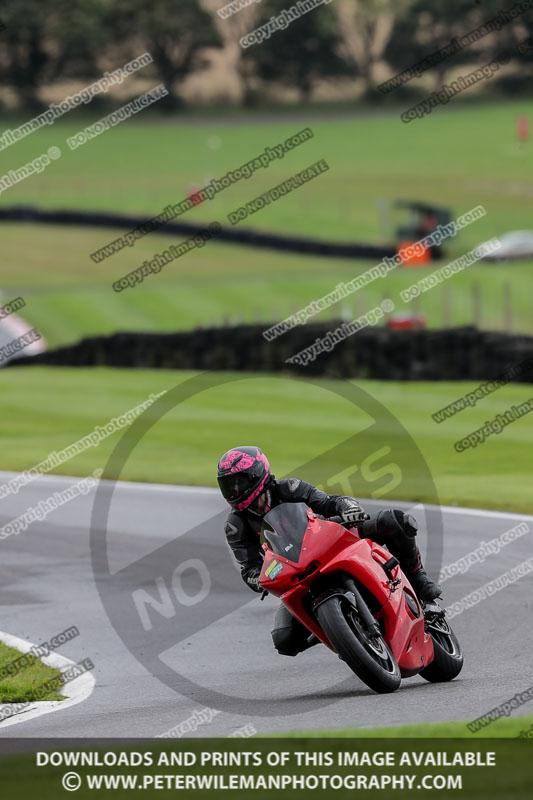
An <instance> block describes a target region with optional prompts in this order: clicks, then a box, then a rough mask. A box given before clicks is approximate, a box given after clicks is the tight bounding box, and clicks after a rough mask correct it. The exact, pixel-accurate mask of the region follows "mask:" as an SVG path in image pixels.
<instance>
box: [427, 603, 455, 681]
mask: <svg viewBox="0 0 533 800" xmlns="http://www.w3.org/2000/svg"><path fill="white" fill-rule="evenodd" d="M427 632H428V633H429V634H430V636H431V638H432V639H433V650H434V652H435V657H434V659H433V661H432V662H431V664H429V666H427V667H425V668H424V669H423V670H421V672H420V675H421V676H422V677H423V678H425V679H426V681H429V682H430V683H442V682H444V681H452V680H453V679H454V678H456V677H457V676H458V675H459V673H460V672H461V670H462V668H463V654H462V652H461V646H460V645H459V642H458V640H457V636H456V635H455V633H454V632H453V631H452V629H451V627H450V625H449V624H448V622H447V621H446V620H445V619H444V618H442V619H437V620H434V621H433V622H431V623H429V624H428V625H427Z"/></svg>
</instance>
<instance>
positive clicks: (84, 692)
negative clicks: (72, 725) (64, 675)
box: [0, 631, 96, 730]
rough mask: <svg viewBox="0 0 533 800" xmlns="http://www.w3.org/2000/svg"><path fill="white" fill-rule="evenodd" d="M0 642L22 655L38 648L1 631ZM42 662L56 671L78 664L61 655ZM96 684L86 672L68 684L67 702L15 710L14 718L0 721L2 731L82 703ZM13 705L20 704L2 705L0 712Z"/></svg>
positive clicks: (56, 701) (39, 703)
mask: <svg viewBox="0 0 533 800" xmlns="http://www.w3.org/2000/svg"><path fill="white" fill-rule="evenodd" d="M0 642H3V643H4V644H5V645H7V646H8V647H14V648H15V649H16V650H19V651H20V652H21V653H28V652H29V651H30V650H31V649H32V647H36V645H34V644H32V643H31V642H27V641H26V640H25V639H19V637H18V636H14V635H13V634H11V633H4V631H0ZM41 661H42V662H43V664H46V666H48V667H53V668H54V669H61V668H62V667H72V666H75V663H76V662H75V661H72V660H71V659H70V658H67V657H66V656H62V655H60V654H59V653H50V654H49V655H47V656H43V657H42V658H41ZM95 684H96V681H95V679H94V676H93V675H92V674H91V673H90V672H84V673H83V674H82V675H80V676H79V677H77V678H75V679H74V680H73V681H70V682H69V683H67V684H66V685H65V686H64V687H63V689H62V690H61V693H62V694H64V695H65V696H66V698H67V699H66V700H41V701H39V702H35V703H32V705H31V706H28V708H25V709H23V710H21V711H16V710H15V712H14V714H13V716H11V717H7V719H3V720H0V730H1V729H2V728H7V727H9V726H10V725H16V724H17V723H19V722H27V721H28V720H30V719H35V718H36V717H41V716H42V715H43V714H50V713H52V712H53V711H60V710H62V709H65V708H70V707H71V706H75V705H77V704H78V703H82V702H83V701H84V700H87V698H88V697H89V696H90V695H91V694H92V692H93V689H94V687H95ZM12 705H18V704H14V703H3V704H2V703H0V712H2V711H3V710H4V709H6V708H8V707H10V706H12Z"/></svg>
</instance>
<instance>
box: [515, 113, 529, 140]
mask: <svg viewBox="0 0 533 800" xmlns="http://www.w3.org/2000/svg"><path fill="white" fill-rule="evenodd" d="M516 138H517V139H518V141H519V142H527V140H528V139H529V119H528V118H527V117H526V115H525V114H522V116H520V117H518V119H517V120H516Z"/></svg>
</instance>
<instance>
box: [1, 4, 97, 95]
mask: <svg viewBox="0 0 533 800" xmlns="http://www.w3.org/2000/svg"><path fill="white" fill-rule="evenodd" d="M104 8H105V6H104V2H103V0H3V2H2V8H1V14H2V22H3V23H4V25H5V26H6V27H5V30H3V31H2V34H1V36H0V79H1V80H2V82H3V83H4V84H6V85H8V86H10V87H11V88H13V89H14V90H15V92H16V93H17V95H18V98H19V101H20V102H21V103H22V104H23V105H25V106H29V107H38V106H39V101H38V91H39V88H40V87H41V86H44V85H46V84H48V83H50V82H52V81H53V80H54V79H55V78H57V77H58V76H59V75H61V74H62V73H63V74H64V73H65V72H66V71H68V72H69V75H70V76H77V75H79V74H83V75H87V74H90V73H93V72H95V71H96V69H97V67H96V62H97V58H98V53H99V52H100V51H101V49H102V47H104V46H105V44H106V42H107V40H108V34H107V32H106V29H105V26H104V24H103V13H104Z"/></svg>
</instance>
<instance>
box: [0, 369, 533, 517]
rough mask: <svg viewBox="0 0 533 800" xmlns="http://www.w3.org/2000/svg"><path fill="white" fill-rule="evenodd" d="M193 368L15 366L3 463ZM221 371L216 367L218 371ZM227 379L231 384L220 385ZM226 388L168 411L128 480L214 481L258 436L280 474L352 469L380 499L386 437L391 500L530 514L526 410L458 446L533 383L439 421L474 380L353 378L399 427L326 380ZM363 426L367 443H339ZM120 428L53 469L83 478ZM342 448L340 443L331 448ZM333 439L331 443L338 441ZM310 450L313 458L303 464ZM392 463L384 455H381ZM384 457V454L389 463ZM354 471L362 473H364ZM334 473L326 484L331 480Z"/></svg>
mask: <svg viewBox="0 0 533 800" xmlns="http://www.w3.org/2000/svg"><path fill="white" fill-rule="evenodd" d="M190 376H191V373H180V372H173V371H164V370H154V371H150V370H129V369H121V370H112V369H62V368H29V367H24V368H16V369H6V370H3V371H2V372H1V373H0V392H1V393H0V468H2V469H5V470H23V469H28V468H31V467H32V466H34V465H35V464H37V463H38V462H40V461H41V460H43V459H45V458H46V457H47V455H48V454H49V453H50V452H52V451H54V450H55V451H58V450H60V449H62V448H65V447H67V446H68V445H69V444H72V443H73V442H74V441H76V440H77V439H78V438H81V437H83V436H85V435H87V434H89V433H90V432H91V431H92V430H93V428H94V427H95V426H96V425H100V426H103V425H105V423H107V422H108V421H109V420H110V419H111V418H113V417H115V416H119V415H121V414H124V413H125V412H126V411H128V410H129V409H131V408H133V407H134V406H136V405H138V404H139V403H141V402H143V401H144V400H145V399H146V398H147V397H148V396H149V395H150V393H152V392H154V393H156V392H160V391H162V390H164V389H171V388H172V387H174V386H175V385H176V384H178V383H180V382H183V381H185V380H186V379H187V378H189V377H190ZM215 377H216V379H217V380H218V376H215ZM228 377H230V378H231V380H230V382H229V383H225V384H224V383H223V382H224V381H225V380H226V379H227V378H228ZM220 382H221V384H222V385H220V386H217V387H214V388H211V389H207V390H206V391H204V392H202V393H200V394H196V395H195V396H194V397H192V398H191V399H190V400H187V401H186V402H184V403H183V404H181V405H179V406H177V407H176V408H173V409H171V410H169V411H168V413H167V414H166V415H165V416H164V417H163V418H162V419H161V420H160V421H159V422H158V423H157V424H155V425H154V426H153V428H152V429H151V430H150V431H149V432H148V433H147V435H146V436H145V437H144V438H143V439H142V441H141V442H140V443H139V444H138V445H137V446H136V448H135V449H134V451H133V453H132V455H131V457H130V458H129V460H128V461H127V463H126V465H125V467H124V469H123V470H122V472H121V474H120V475H116V477H120V478H122V479H129V480H139V481H161V482H168V483H178V484H193V485H210V486H213V485H215V465H216V461H217V459H218V457H219V456H220V455H221V454H222V453H223V452H224V451H225V450H227V449H228V448H229V447H231V446H234V445H235V444H243V443H254V442H257V443H258V444H260V445H261V446H262V447H263V448H264V450H265V451H266V452H267V453H268V454H269V457H270V460H271V464H272V466H273V470H274V472H275V473H276V475H277V476H278V477H282V476H287V475H291V474H297V475H301V477H302V478H308V479H309V480H312V481H313V482H315V483H318V484H323V485H324V487H325V488H327V490H328V491H337V492H339V491H340V487H339V485H338V483H337V484H335V482H333V483H331V480H332V476H335V475H336V474H337V473H338V472H340V471H341V470H343V469H346V468H347V467H354V465H355V467H356V468H357V469H356V471H355V473H354V479H353V489H352V490H353V493H354V494H356V495H357V494H360V495H361V496H372V497H376V498H379V497H382V496H384V495H383V491H382V490H383V489H384V486H385V484H386V483H388V479H384V478H383V476H382V477H381V478H380V479H378V476H377V472H378V469H377V466H378V465H377V464H375V465H374V467H373V471H374V472H373V473H372V474H371V475H370V478H369V476H368V473H366V472H365V469H364V466H363V463H362V462H363V458H364V456H365V455H366V453H374V452H376V451H377V450H379V449H381V448H383V447H388V446H391V447H392V448H393V449H392V451H391V452H392V453H393V454H394V456H391V457H390V460H391V461H394V462H395V463H398V464H400V470H401V481H400V482H399V483H398V482H397V483H396V485H395V486H394V487H391V488H390V490H389V491H388V492H387V495H386V496H387V497H390V498H391V499H393V498H395V499H400V500H413V501H415V500H416V501H426V502H436V501H438V500H440V502H441V503H444V504H456V505H464V506H473V507H476V506H477V507H487V508H498V509H502V510H516V511H523V512H532V511H533V501H532V499H531V492H530V484H529V480H528V479H527V478H526V476H527V475H529V471H530V466H531V459H530V453H531V450H532V447H533V426H532V425H531V421H530V419H529V418H528V417H527V416H526V417H524V418H522V419H520V420H518V421H517V422H515V423H513V424H512V425H509V426H508V427H507V428H505V429H504V431H503V432H502V433H501V434H500V435H498V436H492V437H491V438H490V439H488V440H487V441H486V443H485V444H484V445H483V446H479V447H477V448H476V449H473V450H469V451H467V452H465V453H463V454H458V453H456V452H455V450H454V449H453V443H454V442H455V441H456V440H457V439H459V438H462V437H464V436H466V435H467V434H468V433H470V432H472V431H473V430H475V429H476V428H479V427H481V426H482V425H483V424H484V423H485V421H486V420H487V419H490V418H492V417H493V416H495V415H496V414H497V413H503V412H504V411H505V410H506V409H507V408H509V407H510V406H511V405H512V404H518V403H521V402H523V401H525V400H527V399H529V398H530V397H531V396H532V395H533V391H532V389H531V387H529V386H525V385H519V384H510V385H508V386H506V387H504V388H502V389H500V390H498V391H497V392H495V393H493V394H492V395H490V396H488V397H486V398H484V399H483V400H482V401H480V402H479V403H478V405H477V406H476V407H475V408H471V409H468V410H466V411H463V412H461V413H459V414H457V415H456V416H455V417H453V418H452V419H450V420H447V421H446V422H443V423H441V424H436V423H435V422H434V421H433V420H432V419H431V414H432V413H434V412H435V411H437V410H438V409H440V408H441V407H442V406H444V405H447V404H448V403H450V402H452V401H453V400H455V399H457V398H458V397H460V396H461V395H463V394H464V393H465V392H466V391H471V390H472V389H474V388H475V384H473V383H470V382H469V383H462V382H461V383H459V382H457V383H398V382H392V381H391V382H388V381H384V382H380V381H359V382H354V383H355V384H356V385H357V386H359V387H361V388H362V389H364V390H365V391H366V392H367V393H368V394H369V395H371V396H372V397H373V398H375V399H376V400H377V401H378V402H379V403H381V404H383V405H384V406H385V407H386V408H387V409H388V410H389V411H390V412H391V413H392V415H394V417H396V419H397V420H398V421H399V422H400V423H401V424H402V425H403V426H404V428H405V430H406V433H405V435H398V433H397V432H396V431H395V430H394V429H393V428H391V422H390V419H387V418H385V417H384V416H383V415H382V414H381V413H378V414H377V415H376V417H375V418H376V420H377V423H378V424H377V426H374V427H373V428H371V427H369V426H370V425H371V423H372V422H373V419H372V418H371V417H369V415H368V414H367V413H366V412H364V411H362V410H360V409H359V408H357V407H356V406H354V405H352V404H351V403H349V402H348V401H346V400H344V399H340V398H339V397H338V396H337V395H335V394H334V392H333V391H329V390H330V389H332V390H334V389H335V388H336V387H337V386H342V385H344V384H336V383H335V382H330V381H318V382H317V385H310V384H309V383H307V382H306V381H304V380H293V379H289V378H288V377H286V376H280V377H274V376H268V375H260V376H258V375H247V374H239V375H233V376H232V375H229V376H228V375H227V374H226V373H221V374H220ZM365 430H367V431H368V432H367V433H363V434H361V439H360V442H359V444H358V449H359V447H360V452H358V453H354V452H353V451H352V450H351V449H350V448H349V447H344V448H342V447H340V445H341V443H343V442H345V441H346V440H347V439H348V438H349V437H351V436H352V435H353V434H355V433H357V432H361V431H365ZM119 436H120V434H119V433H117V432H115V433H113V434H112V435H111V436H110V437H109V438H107V439H105V440H104V441H103V442H101V443H100V444H99V445H98V446H97V447H91V448H89V449H88V450H86V451H85V452H83V453H80V454H78V455H77V456H76V457H75V458H73V459H71V460H70V461H68V462H66V463H65V464H63V465H62V466H61V467H60V468H58V469H57V470H56V471H57V472H59V473H63V474H74V475H86V474H89V473H90V472H92V471H93V470H94V469H96V468H98V467H104V466H105V464H106V462H107V459H108V457H109V455H110V453H111V451H112V449H113V447H114V446H115V444H116V443H117V441H118V440H119ZM409 436H410V437H412V440H413V441H414V443H415V444H416V446H417V447H418V449H419V451H420V453H421V454H422V455H423V457H424V458H425V459H426V462H427V464H428V465H429V469H430V472H431V474H432V475H433V479H434V482H435V485H436V488H437V494H438V496H437V497H436V496H435V493H434V491H433V488H432V485H431V483H430V482H429V481H428V480H427V478H426V476H425V475H424V474H423V473H421V472H420V469H419V468H418V466H417V465H416V464H415V463H414V462H413V463H411V455H410V450H409ZM336 446H338V447H337V448H336ZM335 448H336V449H335ZM313 459H317V463H316V464H313V465H311V466H309V467H305V473H304V474H302V473H301V468H302V465H306V464H309V462H311V461H312V460H313ZM385 460H386V459H385ZM383 463H384V462H380V463H379V466H382V465H383ZM357 470H358V471H357ZM328 481H330V483H329V484H328Z"/></svg>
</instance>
